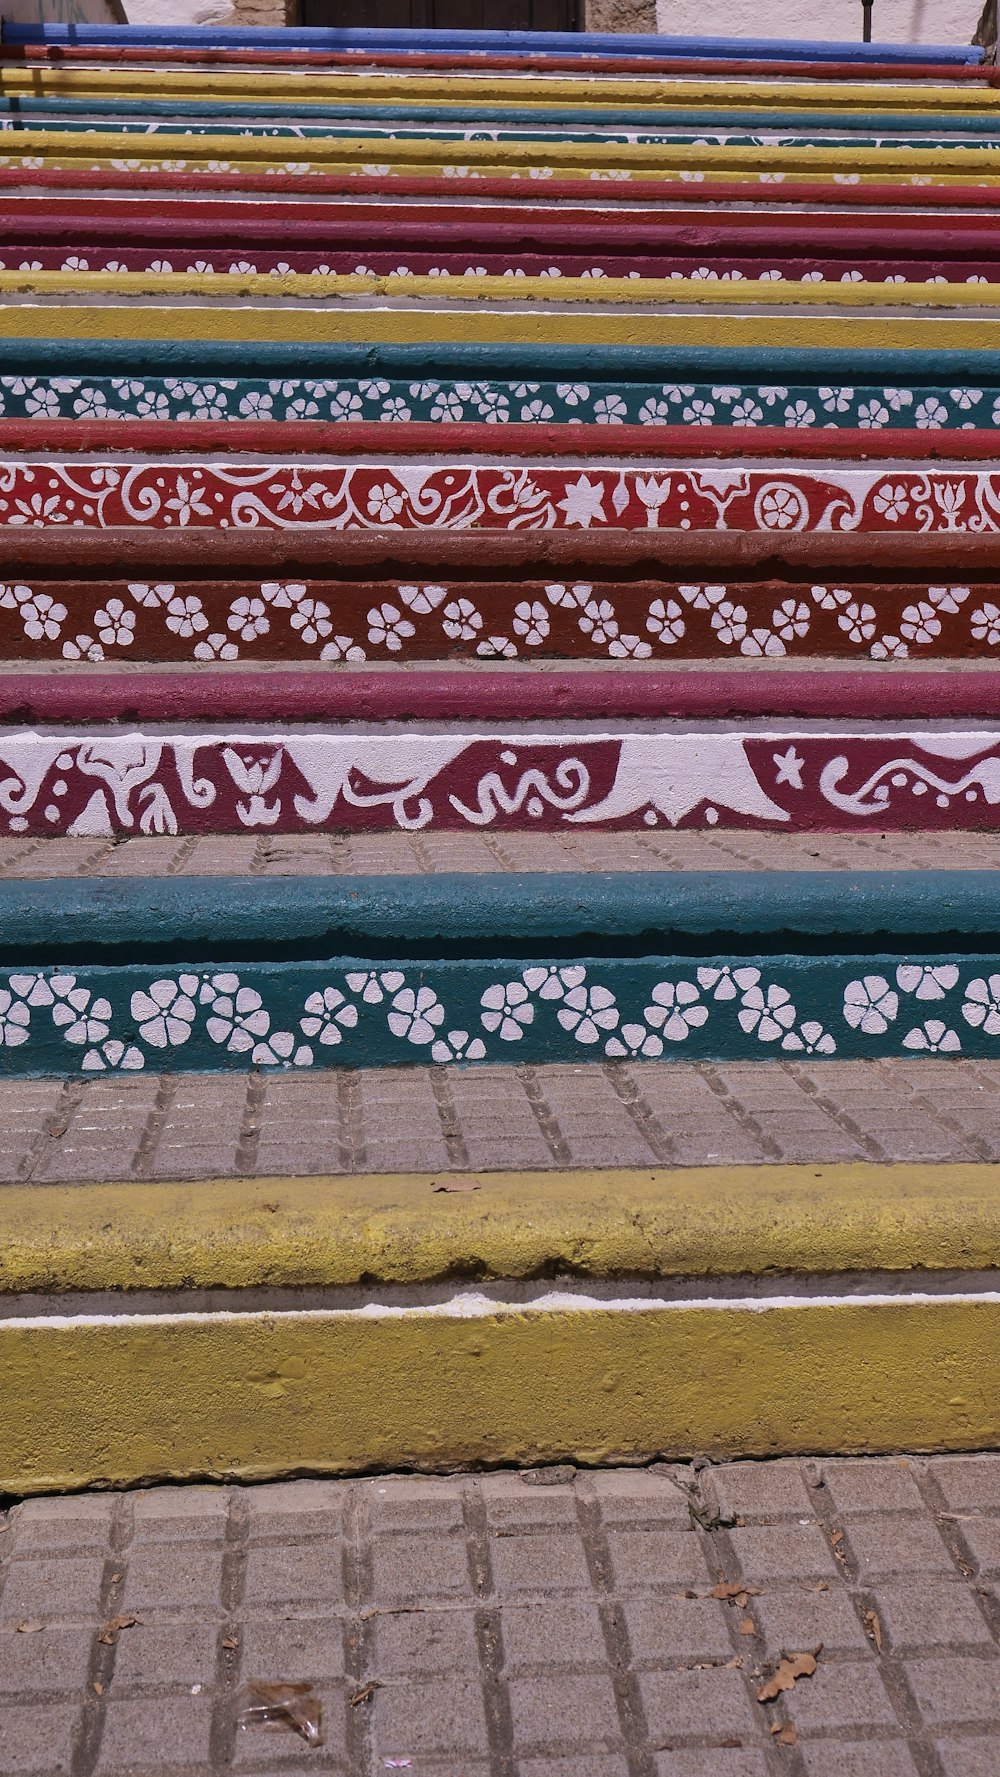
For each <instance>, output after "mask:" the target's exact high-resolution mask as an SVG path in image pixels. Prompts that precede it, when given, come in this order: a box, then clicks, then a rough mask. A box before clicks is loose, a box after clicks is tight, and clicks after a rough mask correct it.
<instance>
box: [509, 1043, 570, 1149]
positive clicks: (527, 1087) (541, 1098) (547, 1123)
mask: <svg viewBox="0 0 1000 1777" xmlns="http://www.w3.org/2000/svg"><path fill="white" fill-rule="evenodd" d="M517 1074H518V1078H519V1080H520V1082H521V1084H522V1086H523V1087H524V1091H525V1095H526V1097H527V1100H528V1103H529V1104H530V1106H531V1109H532V1111H533V1112H534V1117H535V1122H536V1123H537V1124H538V1127H539V1130H540V1131H541V1135H542V1140H543V1141H544V1143H545V1145H546V1147H547V1148H548V1150H549V1153H550V1154H551V1155H552V1158H553V1160H555V1161H557V1162H558V1164H559V1165H560V1166H572V1164H573V1155H572V1153H571V1151H570V1146H569V1143H568V1141H567V1140H566V1137H565V1136H564V1135H563V1132H562V1130H561V1129H560V1127H559V1124H558V1122H557V1120H556V1114H555V1112H554V1111H553V1110H552V1108H551V1106H550V1105H549V1103H548V1100H547V1099H546V1097H545V1094H544V1092H543V1091H542V1087H541V1082H540V1080H539V1078H538V1071H537V1069H536V1068H533V1067H525V1066H521V1067H519V1068H518V1070H517Z"/></svg>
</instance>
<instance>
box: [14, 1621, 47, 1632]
mask: <svg viewBox="0 0 1000 1777" xmlns="http://www.w3.org/2000/svg"><path fill="white" fill-rule="evenodd" d="M44 1627H45V1624H44V1623H36V1622H33V1621H26V1622H23V1623H18V1625H17V1631H16V1633H17V1634H18V1635H37V1634H38V1631H39V1629H44Z"/></svg>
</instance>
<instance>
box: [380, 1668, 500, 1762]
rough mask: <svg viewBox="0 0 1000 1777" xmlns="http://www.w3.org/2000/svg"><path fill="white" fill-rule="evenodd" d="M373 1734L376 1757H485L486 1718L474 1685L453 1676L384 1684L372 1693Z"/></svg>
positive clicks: (463, 1677)
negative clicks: (436, 1754) (432, 1754)
mask: <svg viewBox="0 0 1000 1777" xmlns="http://www.w3.org/2000/svg"><path fill="white" fill-rule="evenodd" d="M374 1732H375V1740H376V1744H377V1746H378V1750H379V1754H380V1756H382V1757H389V1756H391V1755H392V1754H398V1755H407V1754H410V1753H424V1752H448V1753H451V1752H472V1753H477V1752H478V1753H485V1752H486V1750H487V1736H486V1717H485V1714H484V1711H483V1698H482V1692H481V1690H480V1687H479V1684H478V1682H477V1681H476V1680H475V1679H472V1678H466V1677H465V1676H464V1675H454V1676H449V1677H448V1678H424V1679H421V1681H420V1683H419V1684H393V1685H386V1687H385V1689H384V1690H380V1691H376V1693H375V1698H374Z"/></svg>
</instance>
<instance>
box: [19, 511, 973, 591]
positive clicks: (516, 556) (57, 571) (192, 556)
mask: <svg viewBox="0 0 1000 1777" xmlns="http://www.w3.org/2000/svg"><path fill="white" fill-rule="evenodd" d="M575 568H579V569H580V570H581V571H582V572H584V573H593V572H594V571H596V570H598V569H604V570H606V571H607V572H609V573H613V574H618V575H622V574H624V575H628V576H631V577H635V578H642V577H648V576H653V577H655V576H657V575H661V574H669V575H671V576H674V577H677V576H681V577H684V578H691V579H704V578H705V577H706V576H708V575H709V574H712V575H715V574H719V573H730V574H733V573H739V574H740V575H742V576H745V577H754V578H759V579H771V578H775V577H778V578H781V577H784V576H787V577H789V578H792V579H794V578H796V577H802V576H803V575H814V574H822V573H826V572H829V571H835V572H836V573H837V574H849V575H851V576H853V577H854V578H855V579H857V578H862V579H870V578H871V577H872V575H873V574H876V575H877V576H878V577H879V578H882V579H886V578H891V579H895V580H912V579H923V578H924V577H925V576H926V575H939V576H941V577H942V578H943V579H946V580H955V579H956V578H960V579H970V580H978V581H991V580H995V579H997V578H1000V535H998V534H996V533H993V534H990V533H989V532H980V533H978V534H976V535H971V534H969V533H968V532H965V533H963V532H954V533H950V534H948V535H942V534H940V533H939V534H937V535H934V534H933V533H931V534H929V535H926V536H924V535H915V534H912V533H910V534H907V533H905V532H904V533H901V534H900V535H899V536H895V537H894V536H890V535H881V536H879V535H877V534H868V533H853V532H847V531H809V532H801V533H797V532H792V533H784V534H782V535H776V534H775V533H773V532H769V533H765V532H760V531H723V532H712V531H704V532H699V533H698V534H697V535H696V536H694V535H691V534H689V533H680V532H677V531H649V530H644V531H606V532H601V531H579V532H575V533H565V532H563V533H559V532H552V531H549V532H539V531H532V532H527V531H521V532H515V531H511V532H496V531H494V532H489V531H485V532H484V531H410V532H408V533H407V534H406V535H400V534H399V533H398V532H389V531H363V532H359V531H324V532H323V533H322V534H312V533H310V532H308V531H291V532H289V531H265V530H256V529H252V528H249V527H247V528H245V529H240V530H238V531H237V530H226V531H222V530H218V531H212V530H192V531H185V530H171V531H159V532H157V531H149V530H145V529H143V528H142V527H140V526H138V525H136V526H119V527H109V528H108V529H107V530H106V531H98V530H84V529H74V528H71V527H67V528H66V529H62V528H60V527H56V526H53V527H51V528H49V527H45V526H37V527H36V526H25V527H23V528H19V529H12V528H11V529H8V530H6V531H5V532H4V534H3V573H4V575H5V576H6V577H7V578H9V577H10V576H11V575H13V574H19V573H27V574H31V573H47V574H49V575H55V576H58V577H59V578H60V579H67V578H73V577H78V576H81V575H93V574H104V573H105V572H106V571H107V570H108V569H111V570H113V571H116V572H128V573H130V574H136V575H140V574H142V573H144V572H145V573H157V574H167V575H169V574H174V573H176V574H179V575H180V574H183V575H185V576H190V575H198V574H203V575H211V576H213V577H215V576H217V575H218V574H219V572H220V571H221V572H225V571H227V570H230V571H238V572H244V571H250V570H254V571H258V572H262V573H263V572H267V573H277V572H284V573H293V572H294V571H296V570H297V569H302V570H304V571H307V572H311V571H313V570H316V569H319V570H321V571H322V572H323V573H324V574H329V573H330V572H334V573H336V574H343V573H349V574H354V575H356V576H360V577H363V578H365V579H368V578H370V577H371V576H372V575H373V574H375V573H376V572H383V573H390V574H392V573H395V574H398V575H399V576H400V577H402V578H403V579H407V580H412V579H413V578H414V577H415V576H418V575H419V574H420V572H421V571H422V570H425V571H427V572H429V573H434V572H439V571H456V570H458V569H461V571H462V572H463V574H464V573H466V572H468V573H470V574H471V575H472V576H473V577H474V576H475V575H476V574H478V573H483V574H493V573H495V572H497V571H500V572H503V573H510V572H513V571H515V570H517V571H524V572H525V573H527V572H529V571H530V570H535V571H537V572H539V573H542V574H544V573H547V572H549V571H554V572H558V573H563V574H565V573H570V572H572V571H573V570H574V569H575Z"/></svg>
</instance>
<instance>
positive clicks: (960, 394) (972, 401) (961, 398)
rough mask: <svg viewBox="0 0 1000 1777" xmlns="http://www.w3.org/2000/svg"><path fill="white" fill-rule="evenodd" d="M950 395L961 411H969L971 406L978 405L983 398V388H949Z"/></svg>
mask: <svg viewBox="0 0 1000 1777" xmlns="http://www.w3.org/2000/svg"><path fill="white" fill-rule="evenodd" d="M948 393H949V395H950V396H951V398H952V400H953V401H954V403H955V406H956V407H957V408H958V410H959V412H960V413H968V411H969V408H970V407H977V406H978V404H979V402H980V401H981V400H982V398H983V391H982V389H949V390H948Z"/></svg>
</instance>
